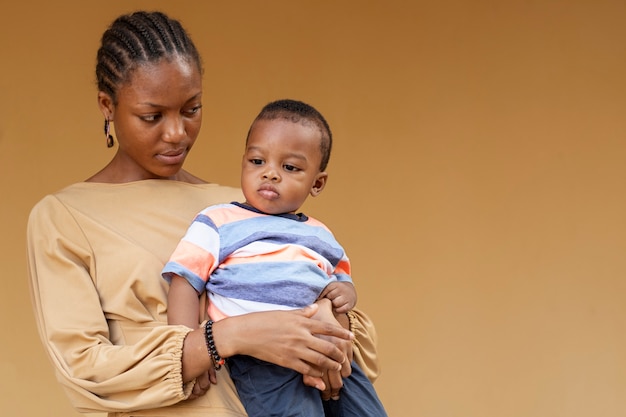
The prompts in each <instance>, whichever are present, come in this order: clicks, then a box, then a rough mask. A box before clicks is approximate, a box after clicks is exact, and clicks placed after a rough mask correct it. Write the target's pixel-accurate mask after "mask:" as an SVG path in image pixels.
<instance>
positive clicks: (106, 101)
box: [98, 91, 115, 121]
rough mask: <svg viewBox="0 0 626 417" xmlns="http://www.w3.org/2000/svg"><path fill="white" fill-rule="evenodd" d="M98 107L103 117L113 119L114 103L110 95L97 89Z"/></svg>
mask: <svg viewBox="0 0 626 417" xmlns="http://www.w3.org/2000/svg"><path fill="white" fill-rule="evenodd" d="M98 107H99V108H100V111H101V112H102V115H103V116H104V118H105V119H107V120H109V121H113V110H114V108H115V105H114V104H113V99H112V98H111V96H110V95H108V94H107V93H105V92H104V91H98Z"/></svg>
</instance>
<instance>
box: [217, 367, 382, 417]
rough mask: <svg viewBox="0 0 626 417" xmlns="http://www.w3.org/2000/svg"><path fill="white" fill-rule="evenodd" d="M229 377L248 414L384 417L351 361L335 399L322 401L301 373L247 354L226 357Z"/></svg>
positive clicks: (258, 416)
mask: <svg viewBox="0 0 626 417" xmlns="http://www.w3.org/2000/svg"><path fill="white" fill-rule="evenodd" d="M228 367H229V368H230V376H231V378H232V379H233V381H234V383H235V387H237V392H238V393H239V398H241V402H242V403H243V406H244V407H245V409H246V412H247V413H248V415H249V417H270V416H276V417H278V416H280V417H287V416H289V417H321V416H325V417H386V416H387V413H386V412H385V409H384V408H383V405H382V403H381V402H380V400H379V399H378V395H377V394H376V391H375V390H374V387H373V385H372V383H371V382H370V381H369V379H367V377H366V376H365V374H364V373H363V371H362V370H361V368H359V366H358V365H357V364H356V363H355V362H352V374H351V375H350V376H349V377H348V378H344V380H343V388H342V389H341V391H340V393H339V399H338V400H328V401H322V396H321V393H320V391H318V390H317V389H315V388H312V387H308V386H306V385H304V383H303V382H302V375H301V374H299V373H297V372H295V371H293V370H291V369H287V368H283V367H281V366H277V365H274V364H271V363H268V362H264V361H261V360H258V359H255V358H252V357H250V356H241V355H238V356H233V357H231V358H229V359H228Z"/></svg>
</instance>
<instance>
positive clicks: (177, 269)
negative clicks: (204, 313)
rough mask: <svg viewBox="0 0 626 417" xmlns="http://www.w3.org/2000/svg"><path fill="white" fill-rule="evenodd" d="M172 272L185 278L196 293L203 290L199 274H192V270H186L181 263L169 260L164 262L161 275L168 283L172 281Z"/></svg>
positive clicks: (203, 285) (202, 282)
mask: <svg viewBox="0 0 626 417" xmlns="http://www.w3.org/2000/svg"><path fill="white" fill-rule="evenodd" d="M174 274H175V275H178V276H180V277H183V278H185V279H186V280H187V281H188V282H189V283H190V284H191V286H192V287H193V288H195V290H196V291H197V292H198V293H201V292H202V291H204V287H205V283H204V281H203V280H202V278H200V276H198V275H196V274H194V273H193V272H191V271H190V270H188V269H187V268H185V267H184V266H182V265H181V264H179V263H177V262H171V261H170V262H168V263H166V264H165V266H164V267H163V271H162V272H161V276H162V277H163V278H164V279H165V280H166V281H167V283H168V284H169V283H171V282H172V275H174Z"/></svg>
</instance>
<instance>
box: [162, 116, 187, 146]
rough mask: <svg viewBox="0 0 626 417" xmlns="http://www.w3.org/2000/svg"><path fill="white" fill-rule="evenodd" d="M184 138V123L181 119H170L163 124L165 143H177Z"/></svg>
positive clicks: (178, 117)
mask: <svg viewBox="0 0 626 417" xmlns="http://www.w3.org/2000/svg"><path fill="white" fill-rule="evenodd" d="M184 137H185V123H184V121H183V119H182V117H180V116H177V117H172V118H170V119H169V120H167V122H166V123H165V131H164V132H163V140H164V141H165V142H173V143H178V142H180V141H182V140H183V138H184Z"/></svg>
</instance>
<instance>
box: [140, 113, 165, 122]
mask: <svg viewBox="0 0 626 417" xmlns="http://www.w3.org/2000/svg"><path fill="white" fill-rule="evenodd" d="M160 117H161V115H160V114H147V115H144V116H141V120H143V121H144V122H156V121H157V120H159V118H160Z"/></svg>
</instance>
